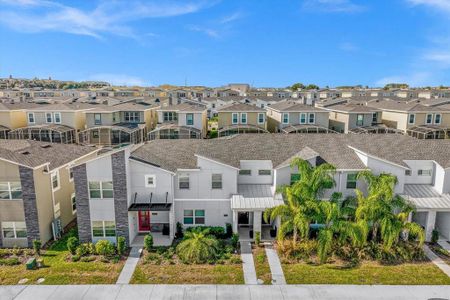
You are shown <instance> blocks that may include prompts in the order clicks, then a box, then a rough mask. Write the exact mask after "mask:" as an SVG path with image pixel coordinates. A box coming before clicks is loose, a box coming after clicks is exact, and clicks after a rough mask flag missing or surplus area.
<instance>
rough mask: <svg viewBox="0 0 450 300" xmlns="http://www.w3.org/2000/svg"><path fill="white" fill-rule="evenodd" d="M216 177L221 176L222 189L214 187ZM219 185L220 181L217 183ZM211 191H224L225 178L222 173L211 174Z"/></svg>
mask: <svg viewBox="0 0 450 300" xmlns="http://www.w3.org/2000/svg"><path fill="white" fill-rule="evenodd" d="M214 176H220V187H214V182H215V181H214ZM216 183H218V181H216ZM211 189H212V190H221V189H223V176H222V173H212V174H211Z"/></svg>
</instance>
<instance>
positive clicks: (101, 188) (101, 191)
mask: <svg viewBox="0 0 450 300" xmlns="http://www.w3.org/2000/svg"><path fill="white" fill-rule="evenodd" d="M91 182H98V183H99V190H98V191H100V198H92V197H91V188H90V186H89V183H91ZM104 182H111V185H113V182H112V181H88V191H89V200H91V199H93V200H99V199H114V185H113V186H112V189H105V190H107V191H112V193H113V195H112V197H111V198H105V197H103V190H104V189H103V183H104ZM95 191H97V190H95Z"/></svg>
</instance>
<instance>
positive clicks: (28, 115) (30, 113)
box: [27, 112, 36, 124]
mask: <svg viewBox="0 0 450 300" xmlns="http://www.w3.org/2000/svg"><path fill="white" fill-rule="evenodd" d="M30 116H33V122H31V121H30ZM27 118H28V123H29V124H36V116H35V114H34V112H29V113H28V114H27Z"/></svg>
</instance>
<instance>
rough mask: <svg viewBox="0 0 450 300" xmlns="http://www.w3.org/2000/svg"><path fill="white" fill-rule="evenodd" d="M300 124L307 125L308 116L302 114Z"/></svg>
mask: <svg viewBox="0 0 450 300" xmlns="http://www.w3.org/2000/svg"><path fill="white" fill-rule="evenodd" d="M300 124H306V114H305V113H301V114H300Z"/></svg>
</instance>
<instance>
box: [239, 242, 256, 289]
mask: <svg viewBox="0 0 450 300" xmlns="http://www.w3.org/2000/svg"><path fill="white" fill-rule="evenodd" d="M241 259H242V269H243V271H244V282H245V284H258V279H257V278H256V270H255V262H254V261H253V254H252V244H250V242H241Z"/></svg>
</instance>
